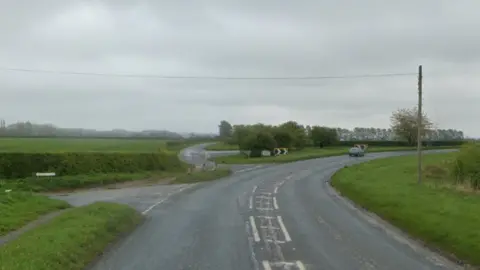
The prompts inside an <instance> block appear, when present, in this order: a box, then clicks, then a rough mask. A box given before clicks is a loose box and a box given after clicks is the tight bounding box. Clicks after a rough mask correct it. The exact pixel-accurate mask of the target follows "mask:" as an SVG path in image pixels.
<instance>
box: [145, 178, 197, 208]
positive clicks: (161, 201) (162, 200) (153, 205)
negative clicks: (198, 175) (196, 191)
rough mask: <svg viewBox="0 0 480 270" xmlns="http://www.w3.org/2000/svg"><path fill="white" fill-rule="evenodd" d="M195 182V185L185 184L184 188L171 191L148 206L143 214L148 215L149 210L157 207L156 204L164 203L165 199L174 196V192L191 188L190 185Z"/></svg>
mask: <svg viewBox="0 0 480 270" xmlns="http://www.w3.org/2000/svg"><path fill="white" fill-rule="evenodd" d="M194 185H195V184H193V185H189V186H185V187H182V188H179V189H177V190H175V191H173V192H171V193H169V194H168V195H167V196H166V197H165V198H163V199H161V200H160V201H158V202H156V203H154V204H152V205H151V206H150V207H148V208H147V209H145V210H144V211H143V212H142V215H146V214H147V213H148V212H150V211H151V210H152V209H153V208H155V206H157V205H159V204H161V203H163V202H164V201H166V200H168V198H170V196H172V195H173V194H177V193H179V192H182V191H183V190H185V189H186V188H189V187H192V186H194Z"/></svg>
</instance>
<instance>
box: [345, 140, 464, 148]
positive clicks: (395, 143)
mask: <svg viewBox="0 0 480 270" xmlns="http://www.w3.org/2000/svg"><path fill="white" fill-rule="evenodd" d="M464 143H465V141H463V140H458V141H424V142H423V145H424V146H460V145H462V144H464ZM355 144H367V145H368V146H382V147H390V146H391V147H393V146H399V147H401V146H405V147H408V146H415V145H416V144H415V145H411V144H408V142H406V141H339V142H337V143H336V145H338V146H353V145H355Z"/></svg>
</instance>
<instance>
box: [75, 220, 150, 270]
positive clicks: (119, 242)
mask: <svg viewBox="0 0 480 270" xmlns="http://www.w3.org/2000/svg"><path fill="white" fill-rule="evenodd" d="M137 212H138V213H139V214H140V217H141V220H140V222H138V223H137V224H136V225H135V226H133V228H131V229H130V230H128V231H126V232H123V233H120V234H119V235H117V237H116V238H115V240H113V241H112V242H110V243H109V244H108V245H107V246H106V247H105V248H104V249H103V251H102V252H101V253H99V254H97V255H96V256H95V258H93V259H92V260H91V261H90V263H88V264H87V266H85V268H84V269H85V270H91V269H94V267H95V266H96V265H97V264H98V262H99V261H100V260H101V259H102V258H103V257H105V256H108V255H109V254H110V253H112V252H114V250H115V249H116V248H118V247H120V246H121V245H122V244H123V243H124V242H125V241H128V239H129V237H130V236H131V235H132V234H133V232H135V231H136V230H137V229H138V228H140V227H141V226H142V225H143V224H145V223H146V222H147V220H148V219H149V218H151V217H149V216H146V215H142V213H141V212H139V211H137Z"/></svg>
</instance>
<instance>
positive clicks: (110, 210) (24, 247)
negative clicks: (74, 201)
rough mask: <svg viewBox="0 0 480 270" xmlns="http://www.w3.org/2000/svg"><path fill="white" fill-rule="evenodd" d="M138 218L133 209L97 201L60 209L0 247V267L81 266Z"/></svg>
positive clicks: (48, 269)
mask: <svg viewBox="0 0 480 270" xmlns="http://www.w3.org/2000/svg"><path fill="white" fill-rule="evenodd" d="M141 220H142V216H141V215H140V214H139V213H138V212H136V211H135V210H134V209H132V208H130V207H128V206H126V205H120V204H114V203H106V202H97V203H93V204H90V205H87V206H82V207H78V208H73V209H70V210H67V211H65V212H64V213H61V214H60V215H59V216H57V217H55V218H53V219H52V220H50V221H49V222H47V223H45V224H42V225H40V226H38V227H37V228H35V229H33V230H30V231H27V232H26V233H24V234H22V235H21V236H19V237H18V238H17V239H15V240H12V241H11V242H8V243H6V244H5V245H3V246H1V247H0V262H1V263H0V270H30V269H35V270H65V269H69V270H81V269H85V268H86V267H87V265H88V264H89V263H90V262H91V261H92V260H94V259H95V258H96V257H97V256H98V255H100V254H101V253H102V252H103V251H104V249H105V248H106V247H107V246H108V244H110V243H111V242H112V241H114V240H116V239H117V238H118V237H119V236H120V235H122V234H125V233H128V232H130V231H131V230H133V228H135V227H136V225H137V224H139V223H140V222H141Z"/></svg>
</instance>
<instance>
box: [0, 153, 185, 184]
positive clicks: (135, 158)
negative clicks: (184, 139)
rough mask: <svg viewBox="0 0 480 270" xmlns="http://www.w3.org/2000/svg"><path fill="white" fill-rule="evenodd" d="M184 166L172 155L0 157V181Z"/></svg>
mask: <svg viewBox="0 0 480 270" xmlns="http://www.w3.org/2000/svg"><path fill="white" fill-rule="evenodd" d="M184 168H185V165H184V164H183V163H182V162H181V161H180V160H179V159H178V157H177V154H175V153H164V152H159V153H96V152H89V153H0V178H6V179H9V178H25V177H29V176H32V175H33V174H35V173H36V172H55V173H56V174H57V175H59V176H61V175H79V174H98V173H133V172H139V171H177V170H183V169H184Z"/></svg>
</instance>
